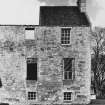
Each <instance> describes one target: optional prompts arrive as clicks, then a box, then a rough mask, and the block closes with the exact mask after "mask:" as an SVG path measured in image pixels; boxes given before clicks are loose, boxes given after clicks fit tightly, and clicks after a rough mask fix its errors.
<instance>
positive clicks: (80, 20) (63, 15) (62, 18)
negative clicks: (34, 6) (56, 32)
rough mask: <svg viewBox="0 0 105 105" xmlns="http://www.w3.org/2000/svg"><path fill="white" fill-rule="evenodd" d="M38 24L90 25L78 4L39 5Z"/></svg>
mask: <svg viewBox="0 0 105 105" xmlns="http://www.w3.org/2000/svg"><path fill="white" fill-rule="evenodd" d="M39 25H41V26H67V25H68V26H90V22H89V20H88V18H87V16H86V14H85V13H81V12H80V9H79V8H78V6H41V7H40V21H39Z"/></svg>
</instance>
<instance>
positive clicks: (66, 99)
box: [64, 92, 72, 101]
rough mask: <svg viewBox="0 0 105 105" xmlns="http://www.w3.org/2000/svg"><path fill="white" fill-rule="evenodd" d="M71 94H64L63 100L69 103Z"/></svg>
mask: <svg viewBox="0 0 105 105" xmlns="http://www.w3.org/2000/svg"><path fill="white" fill-rule="evenodd" d="M71 94H72V93H71V92H64V100H65V101H70V100H71Z"/></svg>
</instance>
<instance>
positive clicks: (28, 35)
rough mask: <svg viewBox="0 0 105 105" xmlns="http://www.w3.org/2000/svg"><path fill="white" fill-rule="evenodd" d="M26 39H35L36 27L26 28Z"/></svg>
mask: <svg viewBox="0 0 105 105" xmlns="http://www.w3.org/2000/svg"><path fill="white" fill-rule="evenodd" d="M25 39H26V40H34V39H35V28H33V27H26V28H25Z"/></svg>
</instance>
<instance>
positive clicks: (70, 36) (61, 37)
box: [60, 27, 72, 45]
mask: <svg viewBox="0 0 105 105" xmlns="http://www.w3.org/2000/svg"><path fill="white" fill-rule="evenodd" d="M62 29H70V36H69V38H70V39H69V43H67V44H65V43H62ZM71 29H72V27H61V38H60V42H61V45H70V44H71ZM67 41H68V40H67Z"/></svg>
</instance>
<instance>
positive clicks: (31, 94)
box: [28, 92, 36, 100]
mask: <svg viewBox="0 0 105 105" xmlns="http://www.w3.org/2000/svg"><path fill="white" fill-rule="evenodd" d="M28 100H36V92H28Z"/></svg>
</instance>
